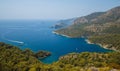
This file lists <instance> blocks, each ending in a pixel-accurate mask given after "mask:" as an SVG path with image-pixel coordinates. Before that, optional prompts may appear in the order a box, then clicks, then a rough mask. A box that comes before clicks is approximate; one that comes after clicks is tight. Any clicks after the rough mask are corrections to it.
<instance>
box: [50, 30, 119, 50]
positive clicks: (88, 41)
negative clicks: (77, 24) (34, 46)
mask: <svg viewBox="0 0 120 71" xmlns="http://www.w3.org/2000/svg"><path fill="white" fill-rule="evenodd" d="M52 33H53V34H57V35H61V36H64V37H67V38H72V37H70V36H67V35H64V34H59V33H57V32H55V31H52ZM83 37H84V36H82V37H81V38H83ZM85 41H86V42H87V43H88V44H96V45H99V46H100V47H101V48H104V49H108V50H113V51H116V52H120V51H118V50H116V49H114V48H107V47H108V46H109V45H107V44H106V45H102V44H100V43H92V42H91V41H90V40H88V39H85Z"/></svg>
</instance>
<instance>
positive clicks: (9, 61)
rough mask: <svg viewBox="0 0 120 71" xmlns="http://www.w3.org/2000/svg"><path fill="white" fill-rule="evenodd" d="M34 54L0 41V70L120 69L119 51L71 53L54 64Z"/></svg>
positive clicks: (88, 70) (112, 70) (100, 70)
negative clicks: (39, 58)
mask: <svg viewBox="0 0 120 71" xmlns="http://www.w3.org/2000/svg"><path fill="white" fill-rule="evenodd" d="M46 53H47V52H46ZM44 54H45V53H44ZM44 54H42V55H44ZM34 55H36V54H35V53H33V52H32V51H31V50H28V49H26V50H20V49H19V48H18V47H15V46H12V45H9V44H5V43H2V42H0V71H120V61H119V60H120V53H118V52H110V53H89V52H83V53H70V54H67V55H65V56H62V57H60V58H59V60H58V61H57V62H54V63H52V64H44V63H42V62H41V61H40V60H38V58H36V57H35V56H34Z"/></svg>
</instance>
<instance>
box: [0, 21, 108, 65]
mask: <svg viewBox="0 0 120 71" xmlns="http://www.w3.org/2000/svg"><path fill="white" fill-rule="evenodd" d="M56 22H57V21H56V20H0V42H5V43H7V44H12V45H14V46H18V47H19V48H20V49H22V50H24V49H26V48H29V49H31V50H32V51H34V52H38V51H40V50H45V51H49V52H51V56H48V57H46V58H44V59H41V60H40V61H42V62H43V63H46V64H50V63H53V62H56V61H57V60H58V59H59V57H61V56H64V55H66V54H69V53H74V52H76V53H81V52H100V53H103V52H109V51H110V50H108V49H104V48H102V47H100V46H99V45H96V44H88V43H87V42H86V41H85V40H86V38H68V37H65V36H61V35H57V34H54V33H52V32H53V31H54V30H56V29H54V28H51V26H53V25H55V24H56ZM21 44H22V45H21Z"/></svg>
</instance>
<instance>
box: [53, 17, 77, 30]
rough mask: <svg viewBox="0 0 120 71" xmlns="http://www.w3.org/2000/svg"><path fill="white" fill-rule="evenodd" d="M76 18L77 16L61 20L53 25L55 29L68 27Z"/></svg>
mask: <svg viewBox="0 0 120 71" xmlns="http://www.w3.org/2000/svg"><path fill="white" fill-rule="evenodd" d="M75 19H76V18H72V19H66V20H60V21H58V22H57V23H56V24H55V25H53V26H52V28H55V29H61V28H66V27H68V26H70V25H71V24H72V23H73V21H74V20H75Z"/></svg>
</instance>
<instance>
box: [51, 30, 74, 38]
mask: <svg viewBox="0 0 120 71" xmlns="http://www.w3.org/2000/svg"><path fill="white" fill-rule="evenodd" d="M52 33H53V34H57V35H61V36H64V37H67V38H72V37H70V36H67V35H64V34H59V33H57V32H55V31H52Z"/></svg>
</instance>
